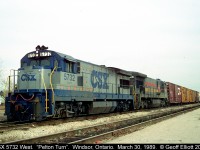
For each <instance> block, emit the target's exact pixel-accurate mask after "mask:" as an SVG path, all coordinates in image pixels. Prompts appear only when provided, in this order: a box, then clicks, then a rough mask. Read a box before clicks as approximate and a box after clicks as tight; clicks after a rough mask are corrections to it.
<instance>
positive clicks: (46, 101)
mask: <svg viewBox="0 0 200 150" xmlns="http://www.w3.org/2000/svg"><path fill="white" fill-rule="evenodd" d="M42 81H43V84H44V89H45V102H46V104H45V111H46V112H47V88H46V85H45V82H44V73H43V68H42Z"/></svg>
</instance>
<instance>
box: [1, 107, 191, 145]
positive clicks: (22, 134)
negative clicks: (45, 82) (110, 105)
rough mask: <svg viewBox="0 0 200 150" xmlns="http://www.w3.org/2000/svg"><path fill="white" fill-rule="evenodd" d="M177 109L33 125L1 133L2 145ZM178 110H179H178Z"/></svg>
mask: <svg viewBox="0 0 200 150" xmlns="http://www.w3.org/2000/svg"><path fill="white" fill-rule="evenodd" d="M188 106H189V105H187V106H184V107H188ZM170 109H175V108H171V107H168V108H163V109H160V110H150V111H145V112H133V113H129V114H122V115H116V116H112V117H103V118H98V119H94V120H84V121H74V122H68V123H62V124H58V125H49V126H39V127H35V126H34V125H33V124H32V125H30V126H27V127H26V128H24V130H21V129H20V130H10V131H4V132H3V133H0V134H1V136H0V143H4V142H8V141H12V140H20V139H27V138H33V137H38V136H42V135H48V134H53V133H58V132H64V131H69V130H73V129H77V128H82V127H87V126H93V125H97V124H102V123H105V122H112V121H117V120H121V119H127V118H136V117H140V116H144V115H148V114H150V113H153V112H155V111H165V110H170ZM176 109H177V108H176Z"/></svg>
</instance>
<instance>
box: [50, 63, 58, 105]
mask: <svg viewBox="0 0 200 150" xmlns="http://www.w3.org/2000/svg"><path fill="white" fill-rule="evenodd" d="M56 68H57V66H55V67H54V68H53V70H52V72H51V74H50V85H51V90H52V104H53V103H54V89H53V85H52V75H53V73H54V71H55V69H56Z"/></svg>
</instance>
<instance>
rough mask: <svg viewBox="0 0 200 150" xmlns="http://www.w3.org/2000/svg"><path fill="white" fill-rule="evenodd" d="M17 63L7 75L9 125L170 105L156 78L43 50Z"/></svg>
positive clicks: (163, 88)
mask: <svg viewBox="0 0 200 150" xmlns="http://www.w3.org/2000/svg"><path fill="white" fill-rule="evenodd" d="M20 65H21V66H20V68H19V69H18V70H13V74H12V75H11V76H9V93H8V96H7V97H6V102H5V114H6V116H7V120H9V121H13V120H17V121H19V120H20V121H25V120H37V121H40V120H43V119H46V118H48V117H59V118H60V117H73V116H78V115H83V114H86V115H87V114H99V113H110V112H114V111H129V110H134V109H140V108H152V107H164V106H167V105H169V103H170V102H171V101H170V100H169V99H168V93H167V84H166V83H165V82H164V81H162V80H160V79H152V78H149V77H147V75H145V74H142V73H139V72H134V71H126V70H122V69H119V68H114V67H106V66H104V65H96V64H92V63H89V62H86V61H82V60H79V59H75V58H73V57H71V56H69V55H65V54H61V53H58V52H56V51H52V50H48V48H47V47H45V46H42V47H40V46H37V47H36V51H32V52H30V53H28V54H26V55H25V56H24V57H23V58H22V59H21V63H20ZM186 94H187V91H186ZM197 94H198V92H196V91H195V92H194V93H193V97H195V96H196V97H197ZM190 95H191V94H190ZM190 97H191V96H190ZM185 98H186V99H187V96H185Z"/></svg>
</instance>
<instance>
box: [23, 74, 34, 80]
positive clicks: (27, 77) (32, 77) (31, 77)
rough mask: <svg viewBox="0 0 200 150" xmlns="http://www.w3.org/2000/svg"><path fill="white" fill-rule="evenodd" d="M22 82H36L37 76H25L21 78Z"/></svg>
mask: <svg viewBox="0 0 200 150" xmlns="http://www.w3.org/2000/svg"><path fill="white" fill-rule="evenodd" d="M21 80H22V81H36V79H35V75H28V74H23V75H22V76H21Z"/></svg>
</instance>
